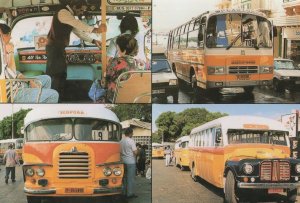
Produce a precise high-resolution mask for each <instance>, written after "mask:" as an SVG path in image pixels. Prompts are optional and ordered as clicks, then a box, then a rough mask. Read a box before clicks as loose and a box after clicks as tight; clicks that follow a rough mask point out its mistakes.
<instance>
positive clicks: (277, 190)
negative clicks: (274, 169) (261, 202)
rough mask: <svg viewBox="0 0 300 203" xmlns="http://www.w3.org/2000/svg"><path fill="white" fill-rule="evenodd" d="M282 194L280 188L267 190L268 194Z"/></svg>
mask: <svg viewBox="0 0 300 203" xmlns="http://www.w3.org/2000/svg"><path fill="white" fill-rule="evenodd" d="M282 192H283V189H281V188H271V189H268V193H269V194H276V193H282Z"/></svg>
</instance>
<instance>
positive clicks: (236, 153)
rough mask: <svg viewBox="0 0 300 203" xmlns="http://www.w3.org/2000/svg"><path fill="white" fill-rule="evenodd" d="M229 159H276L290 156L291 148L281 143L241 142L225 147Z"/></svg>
mask: <svg viewBox="0 0 300 203" xmlns="http://www.w3.org/2000/svg"><path fill="white" fill-rule="evenodd" d="M225 151H226V153H225V154H227V155H228V156H227V157H226V159H227V160H229V161H239V160H242V159H245V158H247V159H251V158H253V159H275V158H288V157H290V149H289V147H287V146H279V145H260V144H255V145H249V144H245V145H243V144H240V145H232V146H229V147H226V149H225Z"/></svg>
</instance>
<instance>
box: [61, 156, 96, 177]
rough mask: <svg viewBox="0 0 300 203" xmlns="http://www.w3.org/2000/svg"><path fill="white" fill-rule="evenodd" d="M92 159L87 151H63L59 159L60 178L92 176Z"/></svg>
mask: <svg viewBox="0 0 300 203" xmlns="http://www.w3.org/2000/svg"><path fill="white" fill-rule="evenodd" d="M89 166H90V160H89V155H88V153H86V152H61V153H60V154H59V161H58V178H65V179H72V178H80V179H87V178H89V177H90V168H89Z"/></svg>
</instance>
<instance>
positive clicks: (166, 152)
mask: <svg viewBox="0 0 300 203" xmlns="http://www.w3.org/2000/svg"><path fill="white" fill-rule="evenodd" d="M171 153H172V152H171V149H170V146H169V145H168V146H167V148H166V149H165V155H166V166H167V167H168V166H170V160H171Z"/></svg>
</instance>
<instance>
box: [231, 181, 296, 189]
mask: <svg viewBox="0 0 300 203" xmlns="http://www.w3.org/2000/svg"><path fill="white" fill-rule="evenodd" d="M237 186H238V188H253V189H269V188H283V189H294V188H297V187H300V182H297V183H238V184H237Z"/></svg>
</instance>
